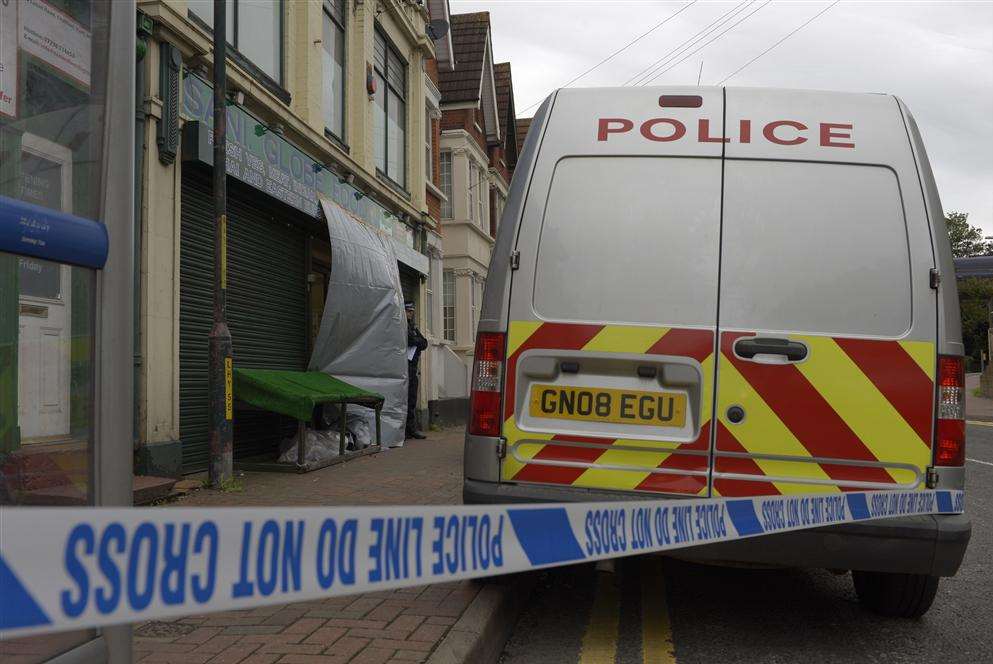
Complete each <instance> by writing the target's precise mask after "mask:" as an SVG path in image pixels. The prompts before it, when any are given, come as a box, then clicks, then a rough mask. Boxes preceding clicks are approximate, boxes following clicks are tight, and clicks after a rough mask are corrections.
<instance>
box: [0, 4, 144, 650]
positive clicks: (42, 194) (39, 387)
mask: <svg viewBox="0 0 993 664" xmlns="http://www.w3.org/2000/svg"><path fill="white" fill-rule="evenodd" d="M134 53H135V15H134V10H133V8H132V7H128V6H125V5H118V4H116V3H112V2H109V1H100V0H92V1H90V0H20V1H18V2H8V1H7V0H0V505H63V506H66V505H73V506H86V505H125V504H130V501H131V464H130V457H131V417H130V414H131V410H130V404H131V389H132V383H131V373H130V366H131V343H130V342H131V329H132V328H131V321H132V308H131V275H132V271H131V270H132V251H131V237H132V235H131V234H132V211H131V192H132V187H133V180H132V177H133V174H132V170H131V169H132V163H133V162H132V155H133V153H132V149H131V144H130V141H128V140H116V141H115V140H111V137H110V135H109V131H108V128H109V127H111V126H115V124H116V125H119V126H120V125H123V126H125V127H127V126H130V124H129V123H131V122H133V118H134V107H133V104H132V101H133V99H134V94H133V81H134ZM3 537H4V533H3V524H2V523H0V538H3ZM0 566H3V562H2V561H0ZM0 573H6V572H5V570H2V569H0ZM0 629H2V626H0ZM129 635H130V629H129V628H127V627H125V628H115V629H108V630H86V631H78V632H70V633H64V634H58V635H55V636H48V637H44V638H38V637H35V638H25V639H18V640H16V641H0V661H3V660H5V658H6V657H7V656H8V655H11V656H12V657H15V658H18V657H19V659H18V661H28V660H29V659H30V661H45V660H47V659H51V658H53V657H56V656H63V657H65V658H66V661H104V660H106V659H107V658H108V656H109V654H110V653H113V654H114V656H117V655H118V654H123V655H124V656H125V657H126V656H127V653H129V652H130V636H129Z"/></svg>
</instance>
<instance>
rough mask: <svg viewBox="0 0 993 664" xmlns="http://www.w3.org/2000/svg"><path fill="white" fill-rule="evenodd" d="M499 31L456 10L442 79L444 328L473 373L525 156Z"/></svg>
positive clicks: (480, 15)
mask: <svg viewBox="0 0 993 664" xmlns="http://www.w3.org/2000/svg"><path fill="white" fill-rule="evenodd" d="M491 32H492V31H491V26H490V17H489V13H488V12H477V13H472V14H457V15H453V16H452V43H453V48H454V59H455V67H454V69H453V70H452V71H451V72H448V73H443V74H442V76H441V93H442V98H441V102H442V103H441V107H442V132H441V163H440V171H441V190H442V192H443V193H444V194H445V196H446V198H447V199H448V202H447V203H446V204H444V205H443V206H442V208H441V225H442V229H443V234H444V256H445V258H444V272H443V275H442V301H443V302H442V333H443V336H444V338H445V340H446V341H447V342H448V343H449V344H451V349H452V350H453V351H454V353H456V354H457V355H458V357H459V358H460V359H461V360H462V366H461V369H462V371H464V372H466V373H467V372H468V371H470V370H471V365H472V355H473V349H474V345H475V336H476V327H477V325H478V323H479V313H480V308H481V306H482V299H483V286H484V284H485V282H486V274H487V271H488V269H489V263H490V255H491V253H492V249H493V243H494V240H495V237H496V231H497V227H498V225H499V219H500V215H501V214H502V212H503V208H504V205H505V202H506V199H507V192H508V190H509V188H510V179H511V176H512V175H513V169H514V166H515V164H516V156H517V143H516V127H515V126H514V118H513V86H512V83H511V76H510V65H509V63H503V64H500V65H494V63H493V45H492V37H491Z"/></svg>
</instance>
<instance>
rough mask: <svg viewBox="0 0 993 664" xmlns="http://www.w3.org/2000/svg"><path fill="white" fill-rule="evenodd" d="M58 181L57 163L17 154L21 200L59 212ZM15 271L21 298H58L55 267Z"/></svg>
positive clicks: (38, 262)
mask: <svg viewBox="0 0 993 664" xmlns="http://www.w3.org/2000/svg"><path fill="white" fill-rule="evenodd" d="M0 2H3V0H0ZM62 178H63V172H62V164H60V163H58V162H57V161H53V160H51V159H46V158H44V157H41V156H38V155H36V154H32V153H30V152H24V153H22V154H21V189H20V199H21V200H23V201H27V202H28V203H34V204H35V205H41V206H42V207H47V208H51V209H53V210H61V209H62V193H63V192H62ZM17 267H18V287H19V289H20V294H21V295H22V296H29V297H40V298H45V299H51V300H57V299H60V298H61V297H62V276H61V274H62V273H61V271H60V269H59V264H58V263H53V262H51V261H46V260H42V259H40V258H29V257H25V256H19V257H18V259H17Z"/></svg>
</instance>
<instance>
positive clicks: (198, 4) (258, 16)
mask: <svg viewBox="0 0 993 664" xmlns="http://www.w3.org/2000/svg"><path fill="white" fill-rule="evenodd" d="M186 4H187V7H189V10H190V13H191V14H193V15H194V16H196V17H197V18H199V19H200V20H201V21H203V22H204V23H205V24H206V25H207V27H213V25H214V3H213V0H187V2H186ZM225 27H226V30H225V32H226V33H227V39H228V43H229V44H231V45H232V46H234V48H235V49H236V50H237V51H238V52H239V53H240V54H241V55H243V56H244V57H245V59H247V60H248V61H249V62H251V63H252V64H253V65H255V66H256V67H258V68H259V69H260V70H261V71H262V72H263V73H264V74H265V75H266V76H268V77H269V78H271V79H272V80H273V81H275V82H276V83H278V84H280V85H282V83H283V67H282V56H283V0H227V14H226V18H225Z"/></svg>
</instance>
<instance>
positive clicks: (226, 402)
mask: <svg viewBox="0 0 993 664" xmlns="http://www.w3.org/2000/svg"><path fill="white" fill-rule="evenodd" d="M226 4H227V3H226V2H225V0H214V326H213V328H212V329H211V330H210V367H209V378H208V383H209V389H210V485H211V486H212V487H214V488H217V487H219V486H221V484H222V483H223V482H224V481H225V480H230V479H231V474H232V457H233V445H232V422H231V420H232V412H231V411H232V409H233V403H232V400H233V396H232V394H231V389H232V387H231V382H232V378H231V373H232V347H231V332H230V331H229V330H228V323H227V288H228V275H227V267H228V266H227V225H228V224H227V220H228V218H227V182H226V178H227V159H226V156H227V153H226V149H227V140H226V134H227V104H226V103H225V102H226V101H227V94H226V90H227V80H226V71H225V64H226V62H225V61H226V60H227V40H226V35H227V26H226V25H225V23H226V20H225V19H226V13H225V10H226V6H225V5H226Z"/></svg>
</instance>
